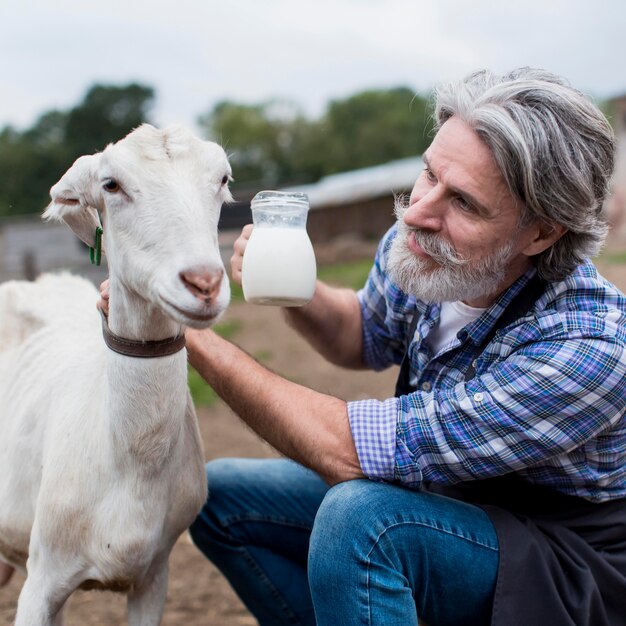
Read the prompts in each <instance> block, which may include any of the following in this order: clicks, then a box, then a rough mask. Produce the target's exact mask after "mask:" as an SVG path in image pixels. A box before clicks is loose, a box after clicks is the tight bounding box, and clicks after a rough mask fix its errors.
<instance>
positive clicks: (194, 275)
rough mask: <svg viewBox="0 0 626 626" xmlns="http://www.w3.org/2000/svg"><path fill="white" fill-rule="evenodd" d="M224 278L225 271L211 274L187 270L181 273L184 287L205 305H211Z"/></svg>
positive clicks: (204, 271) (203, 271) (205, 271)
mask: <svg viewBox="0 0 626 626" xmlns="http://www.w3.org/2000/svg"><path fill="white" fill-rule="evenodd" d="M223 278H224V270H217V271H214V272H210V271H207V270H187V271H185V272H181V273H180V279H181V280H182V281H183V285H185V287H187V289H188V290H189V291H190V292H191V293H192V294H193V295H194V296H195V297H196V298H198V300H201V301H202V302H204V303H205V304H211V301H212V300H214V299H215V297H216V296H217V294H218V292H219V289H220V286H221V284H222V279H223Z"/></svg>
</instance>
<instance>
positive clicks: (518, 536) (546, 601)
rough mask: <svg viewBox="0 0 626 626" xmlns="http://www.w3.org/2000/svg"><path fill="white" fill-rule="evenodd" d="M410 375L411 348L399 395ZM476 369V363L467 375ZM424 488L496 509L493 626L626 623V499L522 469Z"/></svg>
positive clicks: (520, 306) (535, 288)
mask: <svg viewBox="0 0 626 626" xmlns="http://www.w3.org/2000/svg"><path fill="white" fill-rule="evenodd" d="M542 290H543V286H542V285H541V283H540V281H539V280H538V279H534V280H532V281H530V282H529V284H528V285H527V286H526V288H525V289H523V290H522V291H521V292H520V293H519V294H518V295H517V296H516V298H514V300H513V301H512V302H511V303H510V304H509V306H508V307H507V309H505V311H504V312H503V314H502V316H501V317H500V319H499V320H498V323H497V324H496V327H494V328H493V329H492V330H491V332H490V333H489V335H488V336H487V337H486V338H485V341H484V342H483V347H484V346H486V345H487V344H488V343H489V341H491V339H492V338H493V336H494V335H495V333H496V332H497V331H498V330H499V329H501V328H504V327H505V326H507V325H508V324H510V323H511V322H512V321H514V320H515V319H517V318H519V317H521V316H523V315H524V314H526V313H527V312H528V311H529V310H530V308H531V307H532V304H533V303H534V302H535V301H536V300H537V298H538V296H539V295H540V293H541V292H542ZM416 322H417V320H415V321H414V324H413V326H412V329H411V331H410V332H409V335H408V336H409V338H412V336H413V332H414V330H415V323H416ZM409 343H410V340H409ZM409 376H410V372H409V359H408V354H407V355H405V358H404V360H403V362H402V366H401V368H400V374H399V376H398V382H397V385H396V396H401V395H407V394H409V393H412V392H414V391H415V389H414V388H412V387H411V385H410V382H409V380H410V378H409ZM473 376H474V371H473V369H472V368H470V370H469V371H468V372H466V376H465V377H466V380H469V379H471V378H472V377H473ZM423 488H424V489H427V490H428V491H430V492H432V493H437V494H440V495H444V496H448V497H451V498H455V499H457V500H462V501H464V502H469V503H472V504H476V505H478V506H480V507H481V508H482V509H484V510H485V512H486V513H487V515H489V518H490V519H491V521H492V523H493V525H494V527H495V529H496V532H497V535H498V542H499V546H500V563H499V567H498V580H497V583H496V589H495V595H494V601H493V607H492V618H491V625H492V626H518V625H519V626H544V625H545V626H626V499H621V500H614V501H610V502H604V503H600V504H596V503H592V502H589V501H588V500H585V499H584V498H578V497H575V496H568V495H565V494H562V493H559V492H557V491H554V490H552V489H548V488H546V487H542V486H538V485H533V484H531V483H529V482H528V481H526V480H524V479H523V478H522V477H521V476H519V475H517V474H515V473H511V474H507V475H504V476H499V477H496V478H488V479H485V480H477V481H470V482H464V483H459V484H456V485H438V484H434V483H425V484H424V486H423ZM459 626H462V625H459Z"/></svg>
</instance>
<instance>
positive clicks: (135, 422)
mask: <svg viewBox="0 0 626 626" xmlns="http://www.w3.org/2000/svg"><path fill="white" fill-rule="evenodd" d="M229 178H230V167H229V164H228V160H227V158H226V155H225V153H224V151H223V150H222V148H220V147H219V146H218V145H217V144H214V143H210V142H205V141H200V140H199V139H197V138H195V137H194V136H193V135H191V134H190V133H189V132H188V131H186V130H184V129H181V128H168V129H166V130H164V131H159V130H157V129H155V128H153V127H152V126H148V125H143V126H141V127H140V128H138V129H137V130H135V131H134V132H132V133H131V134H129V135H128V136H127V137H126V138H125V139H123V140H121V141H119V142H117V143H116V144H113V145H110V146H108V147H107V148H106V149H105V150H104V151H103V152H102V153H99V154H95V155H91V156H84V157H81V158H80V159H78V160H77V161H76V162H75V163H74V165H73V166H72V167H71V168H70V169H69V170H68V172H67V173H66V174H65V175H64V176H63V178H62V179H61V180H60V181H59V182H58V183H57V184H56V185H55V186H54V187H53V188H52V189H51V192H50V193H51V196H52V202H51V204H50V205H49V207H48V208H47V210H46V212H45V214H44V216H45V217H46V218H48V219H58V220H64V221H65V222H66V223H67V224H68V225H69V226H70V227H71V228H72V230H74V231H75V232H76V234H77V235H78V236H79V237H80V238H81V239H82V240H83V241H85V242H86V243H87V244H88V245H90V246H94V245H95V243H94V234H95V232H96V227H97V226H98V224H99V222H98V212H99V213H100V215H101V219H102V225H103V229H104V235H103V240H104V246H105V249H106V252H107V259H108V266H109V276H110V294H111V299H110V311H109V327H110V329H111V332H112V333H114V334H115V335H117V336H118V337H121V338H124V339H125V340H129V341H128V343H129V346H130V347H131V348H133V347H134V345H135V344H134V343H133V342H146V341H147V342H160V341H161V340H167V338H175V337H179V336H181V335H182V333H183V331H184V326H186V325H187V326H193V327H205V326H208V325H210V324H212V323H213V322H214V321H215V320H216V318H217V317H218V316H219V315H220V314H221V313H222V312H223V310H224V309H225V307H226V306H227V304H228V300H229V297H230V290H229V286H228V281H227V280H225V279H224V280H223V277H224V267H223V264H222V261H221V258H220V254H219V248H218V241H217V222H218V217H219V211H220V207H221V205H222V203H223V202H224V201H225V200H229V199H230V193H229V191H228V181H229ZM97 300H98V293H97V290H96V289H95V288H94V287H93V286H92V285H91V284H90V283H88V282H87V281H85V280H84V279H80V278H77V277H72V276H69V275H67V274H66V275H59V276H55V275H46V276H43V277H42V278H40V279H39V280H37V281H36V282H35V283H26V282H9V283H5V284H4V285H2V286H0V433H1V436H0V560H1V561H4V562H5V563H8V564H10V565H12V566H15V567H18V568H22V569H24V567H26V570H27V578H26V582H25V584H24V587H23V589H22V591H21V594H20V597H19V601H18V608H17V618H16V625H17V626H48V625H50V626H52V625H58V624H61V622H62V607H63V604H64V602H65V601H66V600H67V598H68V597H69V595H70V594H71V593H72V592H73V591H74V590H75V589H77V588H79V587H80V588H102V589H113V590H118V591H125V592H127V593H128V615H129V624H130V625H131V626H139V625H141V626H148V625H155V624H158V623H159V622H160V620H161V616H162V613H163V606H164V603H165V598H166V591H167V561H168V556H169V554H170V551H171V549H172V547H173V545H174V543H175V542H176V539H177V538H178V536H179V535H180V534H181V533H182V532H183V531H184V530H185V529H186V528H187V527H188V526H189V524H190V523H191V522H192V521H193V520H194V518H195V516H196V514H197V512H198V511H199V509H200V507H201V506H202V503H203V502H204V500H205V498H206V494H207V485H206V477H205V473H204V464H203V452H202V445H201V440H200V436H199V432H198V425H197V421H196V415H195V411H194V407H193V404H192V402H191V398H190V395H189V391H188V388H187V358H186V351H185V350H184V349H182V350H179V351H178V352H175V353H173V354H170V355H168V356H156V357H154V358H139V357H133V356H125V355H122V354H118V353H117V352H115V351H113V350H111V349H108V348H107V347H106V346H105V343H104V341H103V336H102V329H101V321H100V317H99V315H98V312H97V310H96V302H97ZM165 343H166V345H171V342H170V343H169V344H168V342H167V341H166V342H165ZM131 344H132V345H131ZM144 345H151V344H143V343H142V344H140V346H139V351H140V352H141V351H142V349H143V347H142V346H144ZM161 345H162V344H161V343H157V346H156V348H155V350H156V352H157V354H161ZM178 347H180V346H178ZM5 570H6V568H5Z"/></svg>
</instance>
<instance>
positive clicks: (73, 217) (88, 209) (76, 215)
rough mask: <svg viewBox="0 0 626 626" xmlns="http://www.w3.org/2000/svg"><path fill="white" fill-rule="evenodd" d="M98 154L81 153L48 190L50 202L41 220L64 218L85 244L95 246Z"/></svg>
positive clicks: (98, 202) (98, 185)
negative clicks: (82, 154) (83, 154)
mask: <svg viewBox="0 0 626 626" xmlns="http://www.w3.org/2000/svg"><path fill="white" fill-rule="evenodd" d="M99 163H100V154H92V155H88V156H82V157H80V158H79V159H77V160H76V161H75V162H74V165H72V167H70V169H69V170H67V172H65V174H64V175H63V177H62V178H61V180H59V182H58V183H57V184H56V185H54V186H53V187H52V188H51V189H50V197H51V198H52V202H51V203H50V204H49V205H48V206H47V208H46V210H45V211H44V213H43V216H42V217H43V219H44V220H56V221H64V222H65V223H66V224H67V225H68V226H69V227H70V228H71V229H72V230H73V231H74V233H75V234H76V235H77V236H78V237H79V238H80V239H81V240H82V241H84V242H85V243H86V244H87V245H88V246H90V247H92V248H93V247H94V246H95V234H96V228H97V227H98V226H100V220H99V219H98V212H97V211H96V207H98V206H99V205H100V203H101V191H100V184H99V181H98V176H97V172H98V165H99Z"/></svg>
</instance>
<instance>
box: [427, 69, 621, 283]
mask: <svg viewBox="0 0 626 626" xmlns="http://www.w3.org/2000/svg"><path fill="white" fill-rule="evenodd" d="M453 115H454V116H457V117H459V118H460V119H462V120H463V121H464V122H466V123H467V124H468V125H469V126H470V127H471V128H472V129H473V130H474V131H475V132H476V133H477V134H478V136H479V137H480V138H481V139H482V140H483V141H484V142H485V143H486V144H487V146H488V147H489V149H490V150H491V153H492V154H493V156H494V158H495V160H496V163H497V164H498V167H499V168H500V171H501V173H502V175H503V176H504V180H505V181H506V184H507V185H508V188H509V189H510V191H511V192H512V193H513V195H514V196H515V197H517V198H518V199H519V200H521V202H522V204H523V207H524V209H523V215H522V218H521V224H528V223H531V222H532V221H533V220H541V221H544V222H546V223H547V224H548V225H549V224H550V223H557V224H561V225H562V226H564V227H565V228H567V232H566V233H565V235H563V236H562V237H561V238H560V239H559V240H558V241H557V242H556V243H555V244H554V245H553V246H551V247H550V248H548V250H546V251H545V252H543V253H542V254H540V255H538V258H537V268H538V271H539V273H540V275H541V276H542V278H544V279H545V280H549V281H553V280H562V279H563V278H565V277H566V276H567V275H568V274H569V273H570V272H572V271H573V270H574V269H575V268H576V267H577V266H578V265H579V264H580V263H581V262H582V261H583V259H584V258H585V257H589V256H595V255H596V254H598V252H599V251H600V248H601V247H602V244H603V243H604V239H605V237H606V233H607V230H608V226H607V222H606V219H605V216H604V213H603V204H604V199H605V196H606V194H607V191H608V186H609V181H610V178H611V174H612V172H613V162H614V153H615V137H614V134H613V130H612V129H611V126H610V125H609V123H608V122H607V120H606V118H605V117H604V115H603V114H602V112H601V111H600V110H599V109H598V108H597V107H596V106H595V105H594V104H593V103H592V102H591V100H590V99H589V98H588V97H587V96H585V95H584V94H582V93H581V92H580V91H577V90H576V89H574V88H572V87H571V86H570V85H569V84H568V83H567V82H566V81H565V80H563V79H562V78H560V77H559V76H556V75H554V74H551V73H549V72H546V71H544V70H537V69H531V68H520V69H517V70H514V71H513V72H511V73H509V74H506V75H503V76H498V75H495V74H493V73H491V72H489V71H487V70H482V71H479V72H475V73H473V74H471V75H470V76H468V77H467V78H465V79H464V80H462V81H459V82H453V83H448V84H445V85H441V86H440V87H438V89H437V90H436V92H435V117H436V122H437V124H438V126H439V127H441V125H442V124H443V123H444V122H445V121H446V120H448V119H449V118H450V117H452V116H453Z"/></svg>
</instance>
